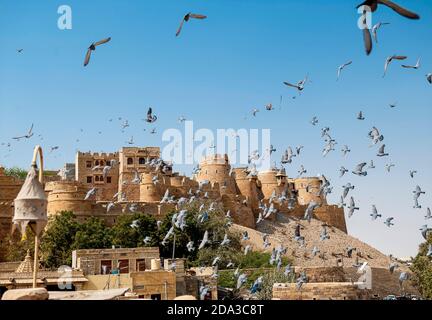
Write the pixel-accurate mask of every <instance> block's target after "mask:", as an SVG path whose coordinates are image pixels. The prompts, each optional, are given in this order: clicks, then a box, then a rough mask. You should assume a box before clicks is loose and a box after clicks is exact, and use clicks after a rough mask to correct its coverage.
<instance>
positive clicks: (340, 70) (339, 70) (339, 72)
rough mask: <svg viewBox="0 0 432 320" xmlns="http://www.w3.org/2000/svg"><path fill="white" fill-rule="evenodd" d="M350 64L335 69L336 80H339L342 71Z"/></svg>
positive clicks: (349, 62)
mask: <svg viewBox="0 0 432 320" xmlns="http://www.w3.org/2000/svg"><path fill="white" fill-rule="evenodd" d="M350 64H352V61H348V62H346V63H344V64H342V65H340V66H339V67H338V68H337V80H339V78H340V75H341V72H342V70H343V69H344V68H345V67H347V66H349V65H350Z"/></svg>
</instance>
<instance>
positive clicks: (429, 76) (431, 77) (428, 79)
mask: <svg viewBox="0 0 432 320" xmlns="http://www.w3.org/2000/svg"><path fill="white" fill-rule="evenodd" d="M426 80H427V81H428V82H429V83H430V84H432V73H428V74H427V75H426Z"/></svg>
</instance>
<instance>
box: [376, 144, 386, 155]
mask: <svg viewBox="0 0 432 320" xmlns="http://www.w3.org/2000/svg"><path fill="white" fill-rule="evenodd" d="M384 148H385V144H383V145H382V146H381V147H380V148H379V150H378V152H379V153H384Z"/></svg>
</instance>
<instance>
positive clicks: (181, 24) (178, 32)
mask: <svg viewBox="0 0 432 320" xmlns="http://www.w3.org/2000/svg"><path fill="white" fill-rule="evenodd" d="M184 21H185V20H184V18H183V19H182V21H181V22H180V26H179V27H178V29H177V32H176V37H178V36H179V35H180V32H181V31H182V28H183V24H184Z"/></svg>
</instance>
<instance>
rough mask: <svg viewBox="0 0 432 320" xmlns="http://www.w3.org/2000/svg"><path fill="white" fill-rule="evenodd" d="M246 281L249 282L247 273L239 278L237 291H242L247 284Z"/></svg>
mask: <svg viewBox="0 0 432 320" xmlns="http://www.w3.org/2000/svg"><path fill="white" fill-rule="evenodd" d="M246 280H247V275H246V274H245V273H242V274H241V275H239V277H238V278H237V285H236V288H237V290H238V289H240V288H241V287H242V286H243V285H244V284H245V283H246Z"/></svg>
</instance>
